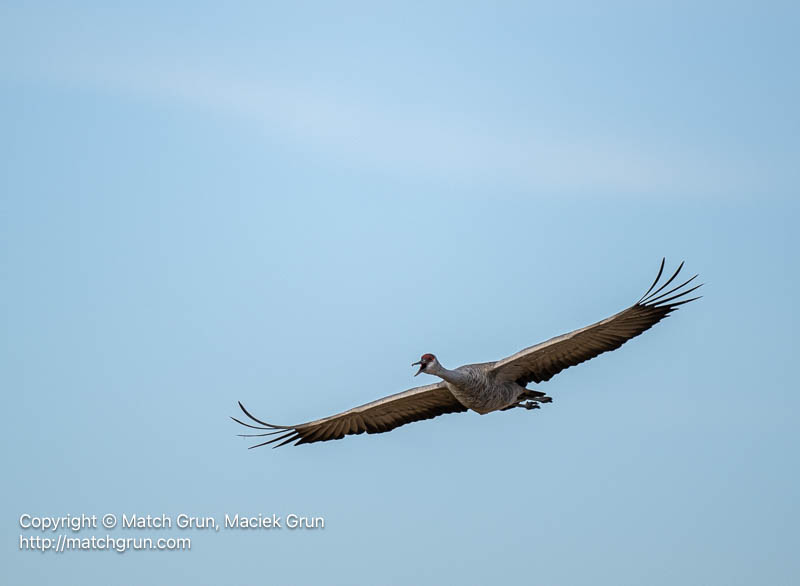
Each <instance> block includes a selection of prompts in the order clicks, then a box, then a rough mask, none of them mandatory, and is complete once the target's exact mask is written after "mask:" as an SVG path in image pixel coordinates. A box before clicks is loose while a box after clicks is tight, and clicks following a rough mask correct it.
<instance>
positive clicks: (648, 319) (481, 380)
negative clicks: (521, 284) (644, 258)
mask: <svg viewBox="0 0 800 586" xmlns="http://www.w3.org/2000/svg"><path fill="white" fill-rule="evenodd" d="M664 263H665V261H664V260H663V259H662V261H661V267H660V268H659V271H658V275H657V276H656V279H655V281H653V284H652V285H651V286H650V288H649V289H648V290H647V292H646V293H645V294H644V295H643V296H642V298H641V299H639V301H637V302H636V303H634V304H633V305H632V306H630V307H629V308H627V309H625V310H623V311H621V312H619V313H617V314H615V315H612V316H611V317H609V318H607V319H604V320H603V321H600V322H597V323H596V324H593V325H590V326H587V327H585V328H581V329H579V330H575V331H573V332H570V333H568V334H564V335H563V336H558V337H555V338H552V339H550V340H547V341H546V342H542V343H541V344H537V345H535V346H531V347H529V348H526V349H524V350H521V351H520V352H517V353H516V354H514V355H512V356H509V357H508V358H504V359H502V360H498V361H496V362H483V363H480V364H468V365H465V366H460V367H458V368H456V369H454V370H448V369H446V368H444V367H443V366H442V365H441V364H440V363H439V361H438V360H437V359H436V357H435V356H434V355H433V354H424V355H423V356H422V358H421V359H420V361H419V362H416V363H414V365H416V364H420V369H419V371H418V372H417V374H419V373H421V372H424V373H426V374H431V375H434V376H438V377H439V378H441V379H442V380H441V381H440V382H437V383H434V384H431V385H425V386H422V387H416V388H413V389H409V390H407V391H403V392H402V393H397V394H395V395H390V396H388V397H384V398H383V399H378V400H377V401H373V402H371V403H367V404H366V405H361V406H360V407H355V408H353V409H350V410H349V411H344V412H343V413H338V414H336V415H332V416H330V417H325V418H323V419H317V420H316V421H310V422H308V423H301V424H299V425H289V426H283V425H273V424H271V423H266V422H265V421H261V420H260V419H257V418H256V417H254V416H253V415H251V414H250V413H249V412H248V411H247V409H245V407H244V405H242V404H241V403H239V407H240V408H241V409H242V411H243V412H244V414H245V415H246V416H247V417H248V418H249V419H250V420H251V422H250V423H245V422H244V421H241V420H239V419H236V418H235V417H233V418H232V419H233V420H234V421H236V422H237V423H239V424H241V425H244V426H245V427H249V428H251V429H256V430H259V431H260V432H261V433H255V434H243V435H244V436H245V437H264V436H275V437H270V439H268V440H266V441H264V442H262V443H259V444H256V445H254V446H251V447H253V448H257V447H260V446H264V445H267V444H273V443H274V444H275V446H274V447H279V446H283V445H285V444H288V443H291V442H294V444H295V445H300V444H306V443H313V442H320V441H328V440H334V439H341V438H343V437H344V436H346V435H354V434H361V433H364V432H366V433H383V432H386V431H391V430H392V429H394V428H396V427H399V426H401V425H405V424H406V423H412V422H414V421H421V420H423V419H431V418H433V417H437V416H438V415H444V414H445V413H461V412H464V411H467V410H472V411H475V412H477V413H480V414H486V413H491V412H493V411H498V410H508V409H512V408H515V407H522V408H525V409H536V408H538V407H539V405H540V404H541V403H549V402H551V401H552V399H551V398H550V397H548V396H547V395H545V394H544V393H542V392H540V391H535V390H532V389H527V388H526V385H528V384H529V383H531V382H534V383H540V382H544V381H548V380H550V379H551V378H552V377H553V376H555V375H556V374H558V373H559V372H561V371H562V370H564V369H566V368H569V367H570V366H575V365H576V364H580V363H581V362H584V361H586V360H590V359H591V358H594V357H595V356H598V355H599V354H602V353H603V352H608V351H610V350H616V349H617V348H619V347H620V346H622V345H623V344H624V343H625V342H627V341H628V340H630V339H631V338H635V337H636V336H638V335H639V334H641V333H642V332H644V331H646V330H648V329H650V328H651V327H653V326H654V325H655V324H657V323H658V322H660V321H661V320H662V319H664V318H665V317H666V316H668V315H669V314H670V313H671V312H672V311H674V310H675V309H677V308H678V307H679V306H680V305H683V304H685V303H689V302H690V301H694V300H695V299H699V297H693V298H690V299H686V296H687V295H688V294H689V293H691V292H692V291H694V290H696V289H698V288H699V287H701V286H702V285H696V286H694V287H691V288H688V289H686V288H685V287H686V286H687V285H688V284H689V283H691V282H692V281H693V280H694V279H695V278H696V277H697V275H694V276H693V277H692V278H690V279H688V280H687V281H684V282H683V283H681V284H680V285H677V286H673V287H672V288H671V289H668V290H666V291H664V290H665V289H667V287H668V286H669V285H670V284H671V283H672V282H673V281H674V280H675V278H676V277H677V276H678V274H679V273H680V271H681V269H682V268H683V263H681V264H680V266H678V269H677V270H676V271H675V273H674V274H673V275H672V276H671V277H670V278H669V279H667V281H666V282H665V283H663V284H662V285H660V286H659V287H658V289H656V286H657V285H658V283H659V280H660V279H661V275H662V274H663V272H664ZM662 291H663V292H662ZM412 366H413V365H412ZM415 376H416V375H415Z"/></svg>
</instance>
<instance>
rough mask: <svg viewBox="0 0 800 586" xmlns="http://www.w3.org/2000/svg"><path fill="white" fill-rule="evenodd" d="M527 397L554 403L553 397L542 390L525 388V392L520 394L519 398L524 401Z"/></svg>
mask: <svg viewBox="0 0 800 586" xmlns="http://www.w3.org/2000/svg"><path fill="white" fill-rule="evenodd" d="M525 399H530V400H531V401H536V402H537V403H552V402H553V398H552V397H548V396H547V395H545V394H544V393H542V392H541V391H534V390H531V389H525V392H524V393H522V394H521V395H520V396H519V400H520V401H523V400H525Z"/></svg>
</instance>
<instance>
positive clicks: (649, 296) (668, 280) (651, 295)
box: [643, 261, 685, 303]
mask: <svg viewBox="0 0 800 586" xmlns="http://www.w3.org/2000/svg"><path fill="white" fill-rule="evenodd" d="M684 262H685V261H681V264H679V265H678V268H677V270H676V271H675V272H674V273H673V274H672V276H671V277H670V278H669V279H667V282H666V283H664V284H663V285H661V287H659V288H658V289H656V290H655V291H653V292H652V293H651V294H650V295H648V296H647V297H645V298H644V299H643V301H644V302H645V303H647V302H648V300H649V299H650V298H652V297H654V296H655V295H658V292H659V291H663V290H664V289H665V288H666V287H667V285H669V284H670V283H672V281H673V280H674V279H675V277H677V276H678V273H680V272H681V269H682V268H683V263H684Z"/></svg>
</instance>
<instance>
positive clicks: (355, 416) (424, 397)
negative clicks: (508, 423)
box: [231, 382, 467, 448]
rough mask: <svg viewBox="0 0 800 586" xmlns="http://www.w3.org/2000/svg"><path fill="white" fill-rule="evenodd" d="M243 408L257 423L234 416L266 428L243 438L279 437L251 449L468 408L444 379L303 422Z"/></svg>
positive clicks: (385, 427)
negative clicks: (282, 421)
mask: <svg viewBox="0 0 800 586" xmlns="http://www.w3.org/2000/svg"><path fill="white" fill-rule="evenodd" d="M239 407H241V409H242V411H244V414H245V415H247V417H249V418H250V419H251V421H252V422H253V423H245V422H244V421H240V420H238V419H236V418H235V417H231V419H233V420H234V421H235V422H236V423H240V424H242V425H244V426H245V427H249V428H251V429H258V430H263V433H252V434H242V435H243V437H264V436H271V435H275V436H276V437H274V438H272V439H269V440H267V441H265V442H262V443H260V444H256V445H254V446H250V447H251V448H258V447H260V446H265V445H267V444H271V443H274V442H280V443H278V444H277V445H275V446H273V447H276V448H277V447H280V446H282V445H285V444H288V443H290V442H295V444H294V445H296V446H297V445H300V444H310V443H313V442H325V441H328V440H338V439H342V438H343V437H344V436H346V435H357V434H359V433H364V432H365V431H366V432H367V433H383V432H385V431H391V430H393V429H394V428H396V427H400V426H401V425H405V424H406V423H412V422H414V421H421V420H423V419H431V418H433V417H436V416H438V415H444V414H445V413H461V412H463V411H466V410H467V408H466V407H464V406H463V405H462V404H461V403H459V402H458V400H457V399H456V398H455V397H454V396H453V394H452V393H451V392H450V391H449V390H448V389H447V386H446V385H445V383H444V382H439V383H436V384H432V385H425V386H424V387H416V388H414V389H409V390H407V391H403V392H402V393H397V394H396V395H389V396H388V397H384V398H383V399H378V400H377V401H373V402H372V403H367V404H366V405H361V406H360V407H355V408H353V409H350V410H349V411H345V412H344V413H339V414H337V415H331V416H330V417H325V418H324V419H317V420H316V421H309V422H308V423H301V424H300V425H272V424H271V423H266V422H265V421H261V420H260V419H256V418H255V417H253V416H252V415H251V414H250V413H249V412H248V411H247V409H245V408H244V405H242V404H241V403H239ZM256 424H257V425H256Z"/></svg>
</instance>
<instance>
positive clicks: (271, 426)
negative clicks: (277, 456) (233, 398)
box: [237, 401, 294, 429]
mask: <svg viewBox="0 0 800 586" xmlns="http://www.w3.org/2000/svg"><path fill="white" fill-rule="evenodd" d="M237 402H238V403H239V408H240V409H241V410H242V411H244V414H245V415H247V416H248V417H249V418H250V419H252V420H253V421H255V422H256V423H260V424H261V425H266V426H267V427H268V428H270V429H294V428H293V427H288V426H286V425H273V424H272V423H267V422H266V421H261V420H260V419H258V418H256V417H253V415H251V414H250V412H249V411H248V410H247V409H245V408H244V405H242V402H241V401H237Z"/></svg>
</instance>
